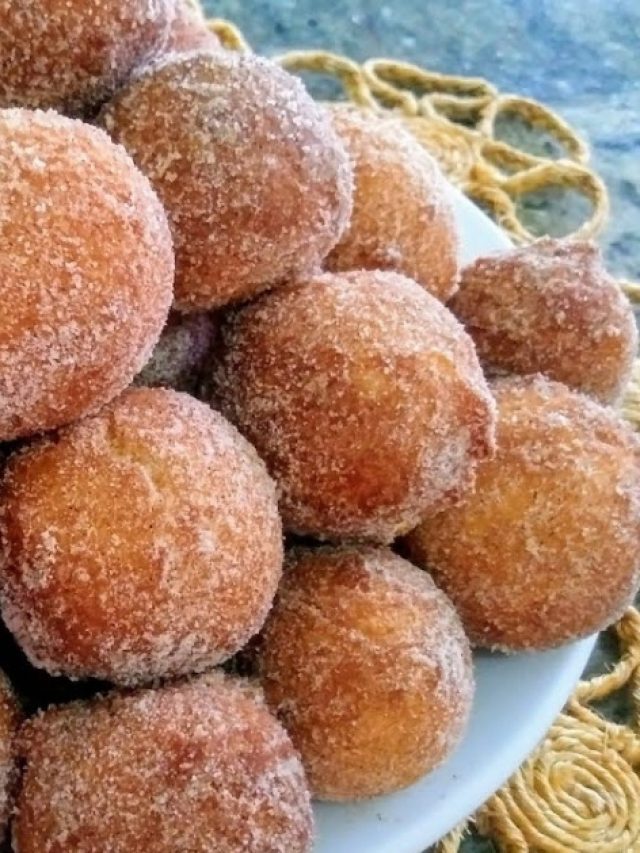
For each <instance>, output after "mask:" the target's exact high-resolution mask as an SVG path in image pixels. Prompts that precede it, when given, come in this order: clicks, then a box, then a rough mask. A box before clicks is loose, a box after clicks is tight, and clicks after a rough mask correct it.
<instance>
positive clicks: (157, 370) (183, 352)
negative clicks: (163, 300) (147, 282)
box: [134, 311, 217, 394]
mask: <svg viewBox="0 0 640 853" xmlns="http://www.w3.org/2000/svg"><path fill="white" fill-rule="evenodd" d="M216 330H217V322H216V320H215V318H214V317H213V316H212V315H211V314H207V313H204V312H201V313H198V314H179V313H178V312H177V311H173V312H172V313H171V314H170V315H169V319H168V321H167V325H166V326H165V327H164V329H163V330H162V334H161V335H160V340H159V341H158V343H157V345H156V348H155V349H154V351H153V353H152V355H151V358H150V359H149V361H148V362H147V364H146V365H145V366H144V368H143V369H142V370H141V371H140V373H139V374H138V375H137V376H136V378H135V381H134V384H135V385H145V386H147V387H149V388H173V389H174V390H175V391H185V392H187V393H189V394H192V393H194V392H195V390H196V389H197V388H198V387H199V383H200V378H201V376H202V372H203V370H204V368H205V364H206V363H207V360H208V358H209V356H210V354H211V350H212V347H213V344H214V341H215V337H216Z"/></svg>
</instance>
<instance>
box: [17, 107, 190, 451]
mask: <svg viewBox="0 0 640 853" xmlns="http://www.w3.org/2000/svg"><path fill="white" fill-rule="evenodd" d="M0 189H1V190H2V192H0V239H1V242H2V247H3V248H2V252H1V253H0V280H1V281H2V297H3V301H4V304H5V306H6V310H5V311H3V312H2V316H1V317H0V400H2V405H1V406H0V441H7V440H10V439H14V438H18V437H21V436H28V435H32V434H33V433H37V432H41V431H43V430H48V429H53V428H55V427H58V426H61V425H63V424H66V423H69V422H71V421H73V420H76V419H77V418H80V417H82V416H84V415H86V414H89V413H91V412H94V411H96V410H97V409H99V408H100V407H101V406H103V405H104V404H105V403H107V402H109V400H111V399H112V398H113V397H115V396H116V395H117V394H119V393H120V392H121V391H122V390H123V389H124V388H125V387H126V386H127V385H129V384H130V382H131V380H132V379H133V377H134V376H135V374H136V373H138V371H139V370H140V369H141V368H142V366H143V365H144V364H145V362H147V361H148V359H149V356H150V355H151V352H152V350H153V347H154V345H155V343H156V341H157V340H158V336H159V335H160V331H161V329H162V327H163V325H164V323H165V320H166V318H167V313H168V311H169V307H170V304H171V300H172V285H173V273H174V258H173V250H172V246H171V235H170V231H169V226H168V223H167V219H166V216H165V213H164V211H163V209H162V206H161V204H160V202H159V201H158V199H157V197H156V195H155V194H154V192H153V190H152V189H151V187H150V185H149V182H148V181H147V179H146V178H145V177H143V175H142V174H140V172H139V171H138V170H137V169H136V167H135V166H134V164H133V162H132V161H131V159H130V158H129V157H128V155H127V154H126V153H125V151H124V150H123V149H122V148H120V147H118V146H116V145H114V144H113V143H112V142H111V141H110V139H109V138H108V137H107V136H106V134H105V133H103V131H101V130H98V129H97V128H94V127H90V126H89V125H86V124H83V123H82V122H80V121H76V120H74V119H67V118H64V117H63V116H61V115H58V114H56V113H53V112H48V113H43V112H31V111H29V110H2V111H0Z"/></svg>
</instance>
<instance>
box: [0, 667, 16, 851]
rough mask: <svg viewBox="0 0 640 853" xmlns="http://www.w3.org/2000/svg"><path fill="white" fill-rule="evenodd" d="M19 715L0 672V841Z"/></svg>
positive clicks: (11, 780)
mask: <svg viewBox="0 0 640 853" xmlns="http://www.w3.org/2000/svg"><path fill="white" fill-rule="evenodd" d="M20 721H21V713H20V709H19V706H18V702H17V699H16V697H15V695H14V692H13V689H12V687H11V685H10V684H9V680H8V679H7V677H6V675H5V674H4V673H2V672H0V841H1V840H2V839H3V838H4V834H5V831H6V829H7V823H8V822H9V812H10V808H11V800H12V794H13V793H14V791H13V789H14V783H15V777H16V746H17V744H16V736H17V732H18V727H19V725H20Z"/></svg>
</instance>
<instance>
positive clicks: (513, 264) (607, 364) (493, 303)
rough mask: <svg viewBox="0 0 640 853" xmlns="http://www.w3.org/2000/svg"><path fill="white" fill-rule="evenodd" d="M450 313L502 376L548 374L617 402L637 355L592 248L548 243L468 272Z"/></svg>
mask: <svg viewBox="0 0 640 853" xmlns="http://www.w3.org/2000/svg"><path fill="white" fill-rule="evenodd" d="M450 307H451V309H452V310H453V312H454V313H455V314H456V315H457V316H458V317H459V319H460V320H461V321H462V322H463V323H464V324H465V326H466V328H467V331H468V332H469V334H470V335H471V337H472V338H473V339H474V341H475V343H476V346H477V348H478V354H479V356H480V359H481V361H482V362H483V363H484V364H485V365H486V366H487V368H488V369H489V370H491V371H494V372H501V373H520V374H526V373H544V374H545V375H546V376H548V377H549V378H550V379H555V380H557V381H559V382H563V383H564V384H565V385H569V386H571V387H573V388H577V389H578V390H579V391H583V392H584V393H586V394H589V395H591V396H593V397H595V398H596V399H598V400H600V401H601V402H603V403H613V402H616V401H617V400H618V399H619V398H620V396H621V395H622V392H623V391H624V388H625V386H626V384H627V382H628V380H629V377H630V375H631V368H632V365H633V359H634V358H635V356H636V353H637V350H638V332H637V329H636V324H635V320H634V316H633V310H632V308H631V305H630V303H629V300H628V299H627V298H626V296H625V295H624V293H623V292H622V290H621V288H620V286H619V285H618V284H617V282H616V281H614V279H612V278H611V276H609V274H608V273H607V271H606V270H605V268H604V267H603V265H602V257H601V255H600V252H599V250H598V249H597V248H596V246H595V245H594V244H592V243H586V242H582V241H569V240H554V239H552V238H550V237H545V238H543V239H541V240H538V241H537V242H536V243H533V244H532V245H530V246H525V247H523V248H519V249H513V250H512V251H509V252H505V253H504V254H502V255H496V256H489V257H485V258H480V259H478V260H477V261H475V262H474V263H472V264H470V265H469V266H468V267H466V268H465V269H464V270H463V272H462V280H461V284H460V290H459V291H458V293H457V294H456V296H455V297H454V299H453V301H452V303H451V306H450Z"/></svg>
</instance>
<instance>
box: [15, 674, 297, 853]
mask: <svg viewBox="0 0 640 853" xmlns="http://www.w3.org/2000/svg"><path fill="white" fill-rule="evenodd" d="M20 740H21V744H20V745H21V748H22V749H21V752H22V757H23V759H24V762H25V770H24V776H23V780H22V786H21V790H20V792H19V796H18V810H17V815H16V818H15V820H14V822H13V843H14V848H15V849H16V850H17V849H20V851H21V853H60V851H63V850H65V851H71V850H77V851H83V853H99V851H107V850H108V851H109V853H133V851H144V853H177V851H202V853H238V851H246V853H306V851H310V849H311V839H312V831H313V821H312V815H311V807H310V803H309V792H308V790H307V786H306V782H305V777H304V771H303V769H302V765H301V764H300V759H299V758H298V756H297V754H296V753H295V751H294V749H293V746H292V745H291V742H290V740H289V738H288V737H287V735H286V733H285V732H284V731H283V729H282V728H281V726H280V725H279V724H278V722H277V721H276V720H274V719H273V717H272V716H271V715H270V714H269V713H268V712H267V710H266V708H265V707H264V705H263V704H262V702H260V701H259V697H257V696H255V692H252V691H250V690H249V688H247V687H244V686H242V684H241V683H240V682H236V681H234V680H231V679H228V678H224V677H223V676H221V675H220V674H215V675H209V676H204V677H201V678H198V679H194V680H192V681H190V682H187V683H182V684H177V685H172V686H167V687H163V688H161V689H159V690H141V691H138V692H135V693H133V694H129V695H118V694H117V693H116V694H112V695H108V696H106V697H104V698H101V699H97V700H95V701H93V702H77V703H74V704H72V705H67V706H63V707H58V708H51V709H49V710H47V711H45V712H44V713H41V714H39V715H38V716H36V717H34V718H33V719H32V720H30V721H29V722H28V723H27V725H26V726H25V729H24V730H23V734H22V736H21V739H20Z"/></svg>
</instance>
